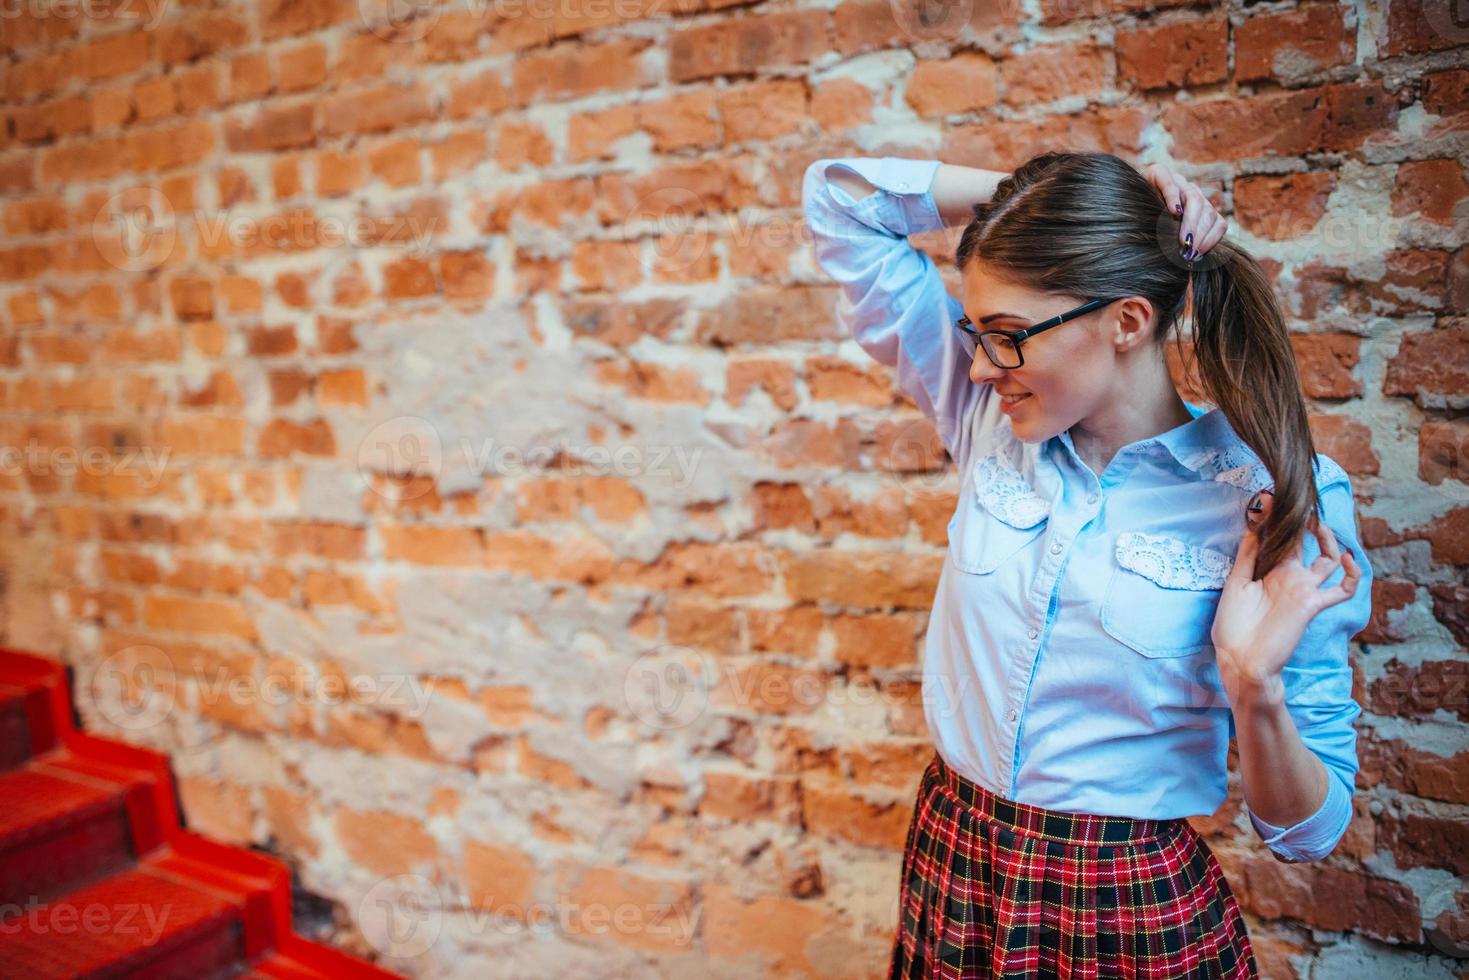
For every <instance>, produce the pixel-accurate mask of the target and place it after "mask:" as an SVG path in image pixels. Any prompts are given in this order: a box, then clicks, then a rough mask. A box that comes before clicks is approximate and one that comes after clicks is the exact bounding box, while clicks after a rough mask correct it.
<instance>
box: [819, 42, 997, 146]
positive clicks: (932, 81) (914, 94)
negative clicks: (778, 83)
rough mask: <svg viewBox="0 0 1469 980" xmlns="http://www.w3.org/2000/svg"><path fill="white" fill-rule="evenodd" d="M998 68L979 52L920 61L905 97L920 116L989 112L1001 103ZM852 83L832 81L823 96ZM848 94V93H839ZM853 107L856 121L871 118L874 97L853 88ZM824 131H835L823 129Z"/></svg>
mask: <svg viewBox="0 0 1469 980" xmlns="http://www.w3.org/2000/svg"><path fill="white" fill-rule="evenodd" d="M998 81H999V69H997V68H996V67H995V63H994V61H992V60H991V59H990V58H989V57H987V56H986V55H983V54H979V53H977V52H969V51H966V52H963V53H961V54H957V55H955V56H953V57H952V58H948V59H946V60H944V61H920V62H919V63H918V66H917V67H916V68H914V69H913V74H912V75H910V76H909V78H908V90H907V92H906V93H905V96H904V97H905V98H906V99H907V101H908V104H909V105H910V106H912V107H913V111H914V112H916V113H918V114H919V115H920V116H924V117H928V116H947V115H950V114H951V113H957V112H972V111H974V110H976V109H987V108H989V107H990V106H992V105H994V104H995V103H996V102H997V101H998V100H999V85H998ZM843 84H845V85H847V86H851V85H853V84H855V83H851V82H846V83H842V82H830V83H828V84H826V85H824V86H822V87H821V89H820V90H819V92H820V93H825V94H826V98H828V99H829V98H832V95H831V92H830V90H832V89H833V88H835V87H836V86H838V85H843ZM838 91H846V90H838ZM850 98H851V99H852V105H853V106H855V107H859V108H860V116H859V117H858V118H855V119H853V120H852V121H853V122H858V121H862V120H863V119H865V118H869V117H870V116H871V107H872V96H871V93H870V92H869V91H868V90H866V89H865V88H863V87H861V86H858V87H857V88H854V89H850ZM823 128H827V129H830V128H835V127H831V126H824V127H823Z"/></svg>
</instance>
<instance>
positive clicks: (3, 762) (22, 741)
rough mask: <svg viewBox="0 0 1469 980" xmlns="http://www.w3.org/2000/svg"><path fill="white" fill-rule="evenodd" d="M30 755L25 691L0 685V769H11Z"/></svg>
mask: <svg viewBox="0 0 1469 980" xmlns="http://www.w3.org/2000/svg"><path fill="white" fill-rule="evenodd" d="M30 755H31V734H30V725H29V724H27V722H26V699H25V693H24V692H22V691H17V690H14V689H10V688H6V687H3V686H0V770H5V769H13V768H14V767H16V766H18V765H20V764H21V763H22V762H25V761H26V759H28V758H30Z"/></svg>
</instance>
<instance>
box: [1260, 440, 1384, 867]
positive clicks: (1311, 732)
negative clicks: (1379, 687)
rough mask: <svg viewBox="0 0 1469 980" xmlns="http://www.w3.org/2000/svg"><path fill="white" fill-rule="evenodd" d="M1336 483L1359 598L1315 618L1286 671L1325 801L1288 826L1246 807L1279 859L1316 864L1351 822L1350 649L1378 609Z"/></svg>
mask: <svg viewBox="0 0 1469 980" xmlns="http://www.w3.org/2000/svg"><path fill="white" fill-rule="evenodd" d="M1332 469H1334V470H1335V471H1336V473H1337V477H1336V479H1335V480H1334V481H1333V482H1331V483H1330V484H1329V485H1328V486H1326V487H1322V488H1319V493H1320V497H1321V506H1322V511H1323V514H1324V517H1323V519H1324V521H1325V523H1326V526H1327V527H1328V528H1329V529H1330V530H1331V531H1332V533H1333V534H1335V535H1336V541H1337V546H1338V547H1339V548H1341V549H1342V550H1343V551H1346V550H1348V549H1350V551H1351V553H1352V557H1354V558H1355V559H1356V560H1357V565H1358V566H1359V567H1360V568H1361V570H1362V578H1361V581H1360V582H1358V583H1357V591H1356V594H1355V595H1353V596H1352V598H1350V599H1345V600H1343V601H1341V602H1339V603H1337V604H1336V605H1334V606H1330V607H1328V608H1326V609H1324V610H1322V611H1321V612H1320V613H1318V614H1317V615H1316V617H1315V618H1314V619H1313V620H1312V621H1311V623H1310V625H1309V626H1308V627H1307V628H1306V632H1305V634H1304V635H1303V636H1302V637H1301V642H1300V644H1299V646H1297V648H1296V650H1295V652H1294V653H1293V654H1292V655H1291V659H1290V661H1289V662H1288V663H1287V664H1286V665H1285V667H1284V668H1283V670H1282V681H1283V683H1284V685H1285V701H1286V708H1287V710H1288V711H1289V712H1290V716H1291V718H1292V720H1293V721H1294V722H1295V724H1296V728H1297V729H1298V730H1299V731H1300V734H1301V740H1302V741H1303V742H1305V744H1306V746H1307V747H1308V748H1309V749H1310V750H1311V751H1312V752H1313V753H1314V754H1315V755H1316V757H1317V758H1318V759H1320V760H1321V762H1322V764H1323V765H1325V766H1326V774H1327V777H1328V780H1327V782H1328V786H1327V792H1326V799H1325V801H1324V802H1323V803H1322V804H1321V807H1320V808H1319V809H1318V810H1317V811H1316V812H1315V813H1313V814H1312V815H1311V816H1309V817H1306V818H1305V819H1304V820H1301V821H1300V822H1298V823H1295V824H1292V825H1291V826H1289V827H1279V826H1276V825H1275V824H1272V823H1269V822H1267V821H1264V820H1261V819H1260V818H1259V817H1258V816H1256V815H1255V813H1253V812H1252V811H1250V810H1249V806H1248V804H1246V806H1245V809H1246V811H1247V812H1249V815H1250V822H1251V823H1252V824H1253V825H1254V828H1255V832H1256V833H1257V834H1259V836H1260V839H1261V840H1262V841H1263V842H1264V843H1265V844H1266V846H1268V847H1269V848H1270V850H1271V851H1272V852H1273V853H1274V854H1275V856H1276V857H1277V858H1279V859H1280V860H1282V861H1287V862H1291V863H1295V862H1304V861H1317V860H1320V859H1321V858H1324V857H1326V855H1328V854H1330V853H1331V851H1332V850H1333V849H1334V848H1335V847H1336V845H1337V842H1338V841H1340V840H1341V838H1342V835H1343V834H1345V833H1346V829H1347V825H1348V824H1349V823H1350V822H1351V819H1352V792H1353V787H1354V784H1355V779H1356V774H1357V769H1358V760H1357V748H1356V744H1357V732H1356V729H1355V728H1354V727H1353V721H1354V720H1355V719H1356V717H1357V716H1358V715H1359V714H1361V712H1362V707H1361V705H1360V704H1358V703H1357V701H1356V700H1355V699H1353V697H1352V668H1351V665H1350V664H1349V663H1348V661H1347V645H1348V643H1349V642H1350V641H1351V639H1352V637H1354V636H1356V635H1357V633H1359V632H1361V630H1362V628H1363V627H1365V626H1366V625H1367V620H1368V618H1369V617H1370V615H1371V612H1372V566H1371V565H1370V564H1369V563H1368V561H1367V554H1366V552H1364V551H1363V550H1362V545H1361V542H1360V541H1359V538H1358V534H1357V522H1356V510H1355V504H1354V501H1353V497H1352V487H1351V481H1350V479H1348V478H1347V477H1346V475H1345V474H1344V473H1342V472H1341V470H1340V468H1339V467H1334V466H1333V467H1332ZM1302 549H1303V554H1302V559H1301V560H1302V563H1303V564H1306V565H1309V564H1310V563H1311V562H1312V561H1314V560H1315V559H1316V557H1317V556H1318V555H1319V554H1321V548H1320V545H1319V543H1318V542H1317V541H1316V538H1315V536H1314V535H1312V534H1309V533H1308V534H1306V535H1305V536H1304V538H1303V543H1302ZM1345 575H1346V567H1345V566H1342V567H1339V568H1338V569H1337V570H1336V571H1335V572H1333V573H1332V575H1331V577H1330V578H1328V579H1327V580H1326V581H1325V582H1323V583H1322V585H1321V587H1322V588H1327V587H1329V586H1333V585H1336V584H1337V583H1338V582H1340V581H1341V580H1342V578H1343V577H1344V576H1345Z"/></svg>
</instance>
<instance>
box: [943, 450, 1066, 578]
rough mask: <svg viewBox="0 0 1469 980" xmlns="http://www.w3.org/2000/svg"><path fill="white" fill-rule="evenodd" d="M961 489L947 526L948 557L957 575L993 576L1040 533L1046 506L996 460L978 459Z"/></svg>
mask: <svg viewBox="0 0 1469 980" xmlns="http://www.w3.org/2000/svg"><path fill="white" fill-rule="evenodd" d="M966 489H967V492H966V493H964V494H963V495H962V496H961V498H960V501H959V506H958V508H957V509H956V510H955V511H954V516H953V518H952V519H950V521H949V557H950V560H951V561H953V563H954V567H955V568H958V569H959V570H960V571H963V572H969V573H971V574H975V575H986V574H988V573H990V572H993V571H994V570H995V569H996V568H999V567H1000V565H1002V564H1004V562H1005V561H1006V560H1008V559H1010V558H1013V557H1014V556H1015V555H1016V554H1018V553H1019V552H1020V551H1021V550H1022V549H1023V548H1025V546H1026V545H1028V544H1030V543H1031V542H1032V541H1034V540H1035V539H1036V538H1038V537H1040V535H1041V532H1042V531H1044V530H1045V527H1046V518H1047V517H1049V516H1050V510H1051V507H1050V502H1049V501H1048V500H1046V499H1045V498H1044V497H1042V496H1040V495H1039V494H1038V493H1036V492H1035V490H1033V489H1032V488H1031V486H1030V484H1029V483H1028V482H1026V480H1025V478H1024V477H1023V476H1022V475H1021V474H1020V473H1019V472H1018V471H1017V470H1016V469H1015V468H1014V467H1013V466H1010V465H1008V464H1006V463H1005V462H1004V461H1003V460H1002V459H1001V458H1000V457H999V456H998V455H996V454H993V453H992V454H990V455H989V456H986V457H985V458H984V459H982V460H980V462H979V464H978V465H977V466H976V467H975V469H974V477H973V482H972V484H971V485H970V486H969V487H967V488H966Z"/></svg>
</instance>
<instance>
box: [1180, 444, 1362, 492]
mask: <svg viewBox="0 0 1469 980" xmlns="http://www.w3.org/2000/svg"><path fill="white" fill-rule="evenodd" d="M1317 459H1318V461H1319V464H1320V465H1319V466H1318V467H1317V469H1316V486H1317V487H1319V488H1325V487H1329V486H1331V485H1332V484H1333V483H1337V482H1339V481H1344V480H1346V479H1347V473H1346V470H1344V469H1342V468H1341V466H1339V465H1338V464H1337V462H1336V460H1334V459H1332V458H1331V457H1330V456H1322V455H1320V454H1318V455H1317ZM1185 465H1187V466H1188V467H1189V468H1190V469H1193V470H1197V471H1198V472H1200V473H1202V474H1203V475H1204V477H1205V478H1206V479H1210V480H1217V481H1219V482H1220V483H1228V484H1229V485H1231V486H1234V487H1238V488H1239V489H1241V490H1243V491H1244V492H1246V493H1250V494H1253V493H1254V492H1255V491H1257V490H1266V489H1269V488H1270V487H1273V486H1274V485H1275V480H1274V478H1273V477H1271V475H1270V471H1269V470H1268V469H1266V468H1265V464H1264V463H1261V462H1260V460H1259V457H1257V456H1256V455H1255V454H1254V452H1252V451H1251V450H1250V448H1249V447H1248V446H1243V445H1241V446H1226V447H1224V448H1222V449H1205V450H1203V451H1201V452H1199V453H1197V454H1195V455H1192V456H1189V457H1188V458H1187V460H1186V461H1185Z"/></svg>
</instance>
